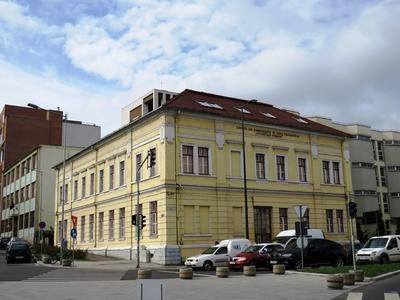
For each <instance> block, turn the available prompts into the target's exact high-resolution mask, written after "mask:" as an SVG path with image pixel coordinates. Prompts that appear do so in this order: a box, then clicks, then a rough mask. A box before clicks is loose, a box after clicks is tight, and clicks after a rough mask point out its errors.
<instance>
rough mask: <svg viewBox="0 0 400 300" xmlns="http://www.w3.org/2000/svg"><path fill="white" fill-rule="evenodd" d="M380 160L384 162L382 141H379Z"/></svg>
mask: <svg viewBox="0 0 400 300" xmlns="http://www.w3.org/2000/svg"><path fill="white" fill-rule="evenodd" d="M378 158H379V160H383V143H382V142H381V141H378Z"/></svg>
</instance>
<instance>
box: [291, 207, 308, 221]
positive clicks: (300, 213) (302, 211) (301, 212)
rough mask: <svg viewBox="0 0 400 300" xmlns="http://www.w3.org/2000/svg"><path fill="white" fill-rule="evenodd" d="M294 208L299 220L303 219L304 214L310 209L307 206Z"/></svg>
mask: <svg viewBox="0 0 400 300" xmlns="http://www.w3.org/2000/svg"><path fill="white" fill-rule="evenodd" d="M293 208H294V211H295V212H296V215H297V216H298V217H299V218H302V217H304V214H305V213H306V210H307V208H308V207H307V206H306V205H296V206H293Z"/></svg>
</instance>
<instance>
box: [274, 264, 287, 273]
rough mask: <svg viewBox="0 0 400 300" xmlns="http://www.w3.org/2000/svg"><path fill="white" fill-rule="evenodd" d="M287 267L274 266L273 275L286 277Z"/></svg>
mask: <svg viewBox="0 0 400 300" xmlns="http://www.w3.org/2000/svg"><path fill="white" fill-rule="evenodd" d="M285 270H286V268H285V265H274V266H273V267H272V273H274V274H277V275H284V274H285Z"/></svg>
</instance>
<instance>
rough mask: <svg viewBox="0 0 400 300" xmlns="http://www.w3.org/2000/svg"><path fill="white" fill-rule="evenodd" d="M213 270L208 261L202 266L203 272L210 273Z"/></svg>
mask: <svg viewBox="0 0 400 300" xmlns="http://www.w3.org/2000/svg"><path fill="white" fill-rule="evenodd" d="M213 268H214V266H213V263H212V262H211V261H209V260H207V261H206V262H205V263H204V265H203V269H204V270H205V271H212V269H213Z"/></svg>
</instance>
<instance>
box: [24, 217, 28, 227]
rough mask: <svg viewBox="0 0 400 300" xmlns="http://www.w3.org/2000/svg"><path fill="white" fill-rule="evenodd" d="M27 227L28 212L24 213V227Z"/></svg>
mask: <svg viewBox="0 0 400 300" xmlns="http://www.w3.org/2000/svg"><path fill="white" fill-rule="evenodd" d="M27 228H29V213H26V214H25V215H24V229H27Z"/></svg>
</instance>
